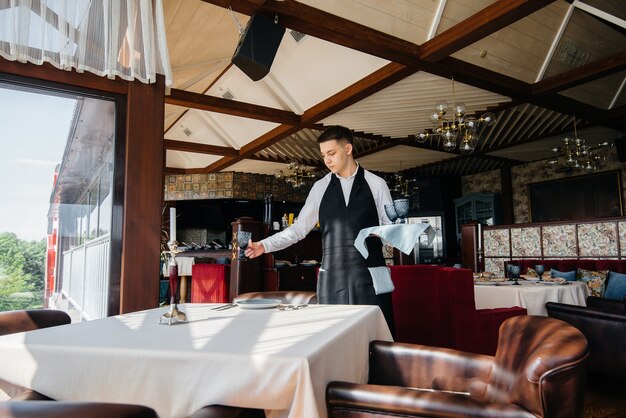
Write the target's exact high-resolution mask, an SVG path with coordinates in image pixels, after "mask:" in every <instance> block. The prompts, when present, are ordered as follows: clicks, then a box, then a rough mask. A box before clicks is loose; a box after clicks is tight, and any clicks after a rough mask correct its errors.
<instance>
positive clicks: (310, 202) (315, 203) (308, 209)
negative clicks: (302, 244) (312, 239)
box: [245, 181, 323, 258]
mask: <svg viewBox="0 0 626 418" xmlns="http://www.w3.org/2000/svg"><path fill="white" fill-rule="evenodd" d="M322 188H323V185H322V183H321V182H319V181H318V182H316V183H315V184H314V185H313V187H312V188H311V191H310V192H309V195H308V196H307V198H306V202H305V203H304V206H303V207H302V210H301V211H300V213H299V214H298V219H297V220H296V221H295V222H294V223H293V224H292V225H291V226H290V227H289V228H286V229H284V230H282V231H280V232H278V233H276V234H274V235H272V236H271V237H267V238H265V239H263V240H261V241H258V242H252V241H250V242H249V243H248V247H247V248H246V251H245V253H246V257H248V258H254V257H258V256H260V255H261V254H263V253H266V252H267V253H271V252H275V251H279V250H282V249H284V248H287V247H289V246H290V245H293V244H295V243H296V242H298V241H300V240H302V239H303V238H304V237H306V235H307V234H308V233H309V232H310V231H311V230H312V229H313V227H314V226H315V225H316V224H317V220H318V219H319V208H320V200H321V196H322V195H323V194H321V193H320V189H322Z"/></svg>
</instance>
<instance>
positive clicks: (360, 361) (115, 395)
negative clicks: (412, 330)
mask: <svg viewBox="0 0 626 418" xmlns="http://www.w3.org/2000/svg"><path fill="white" fill-rule="evenodd" d="M256 301H260V302H252V300H248V301H243V300H242V301H238V302H236V303H234V304H193V303H191V304H189V303H188V304H180V305H179V307H180V309H181V311H184V312H186V315H187V321H186V322H176V323H174V324H172V325H171V326H162V325H159V320H160V317H161V316H162V315H163V313H164V312H165V311H166V310H165V309H163V308H156V309H150V310H146V311H140V312H133V313H129V314H124V315H118V316H113V317H107V318H103V319H99V320H94V321H87V322H81V323H77V324H71V325H67V326H60V327H54V328H47V329H42V330H37V331H32V332H27V333H17V334H11V335H6V336H2V337H0V351H1V352H2V353H3V361H2V362H0V379H3V380H6V381H9V382H12V383H13V384H17V385H20V386H23V387H27V388H31V389H34V390H37V391H38V392H40V393H43V394H45V395H47V396H50V397H52V398H54V399H58V400H71V401H85V400H91V401H100V402H119V403H134V404H142V405H147V406H150V407H152V408H153V409H155V410H156V411H157V413H158V414H159V416H160V417H163V418H182V417H187V416H189V415H192V414H193V413H194V412H195V411H197V410H199V409H200V408H201V407H203V406H205V405H213V404H219V405H227V406H238V407H245V408H258V409H263V410H265V411H266V415H267V417H269V418H296V417H303V416H306V417H311V418H318V417H321V418H324V417H326V408H325V397H324V394H325V389H326V385H327V384H328V382H330V381H332V380H343V381H351V382H355V383H357V382H361V383H365V382H366V381H367V364H368V356H369V352H368V347H369V342H370V341H372V340H375V339H382V340H386V341H391V339H392V338H391V333H390V332H389V328H388V327H387V324H386V321H385V319H384V317H383V315H382V312H381V311H380V308H378V307H377V306H362V305H317V304H314V305H306V304H304V305H298V304H283V303H281V301H280V300H278V299H272V300H269V299H260V300H259V299H256ZM255 304H256V305H259V306H262V308H261V307H259V306H256V307H253V308H250V306H253V305H255ZM112 364H115V367H111V365H112ZM168 382H169V383H173V384H174V386H172V384H167V383H168ZM173 387H174V388H176V390H172V388H173Z"/></svg>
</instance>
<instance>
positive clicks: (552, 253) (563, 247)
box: [542, 224, 576, 257]
mask: <svg viewBox="0 0 626 418" xmlns="http://www.w3.org/2000/svg"><path fill="white" fill-rule="evenodd" d="M542 232H543V256H544V257H576V225H574V224H566V225H546V226H544V227H543V228H542Z"/></svg>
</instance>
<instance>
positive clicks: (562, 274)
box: [550, 269, 576, 282]
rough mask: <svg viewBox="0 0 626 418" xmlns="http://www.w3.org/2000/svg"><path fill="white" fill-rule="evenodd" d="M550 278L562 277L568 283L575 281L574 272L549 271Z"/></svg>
mask: <svg viewBox="0 0 626 418" xmlns="http://www.w3.org/2000/svg"><path fill="white" fill-rule="evenodd" d="M550 277H562V278H564V279H565V280H567V281H568V282H574V281H576V270H572V271H558V270H555V269H550Z"/></svg>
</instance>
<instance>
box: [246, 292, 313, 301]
mask: <svg viewBox="0 0 626 418" xmlns="http://www.w3.org/2000/svg"><path fill="white" fill-rule="evenodd" d="M235 299H238V300H243V299H280V300H282V301H283V303H291V304H303V303H307V304H316V303H317V293H315V292H309V291H305V290H285V291H275V292H248V293H242V294H240V295H238V296H237V297H236V298H235Z"/></svg>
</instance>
